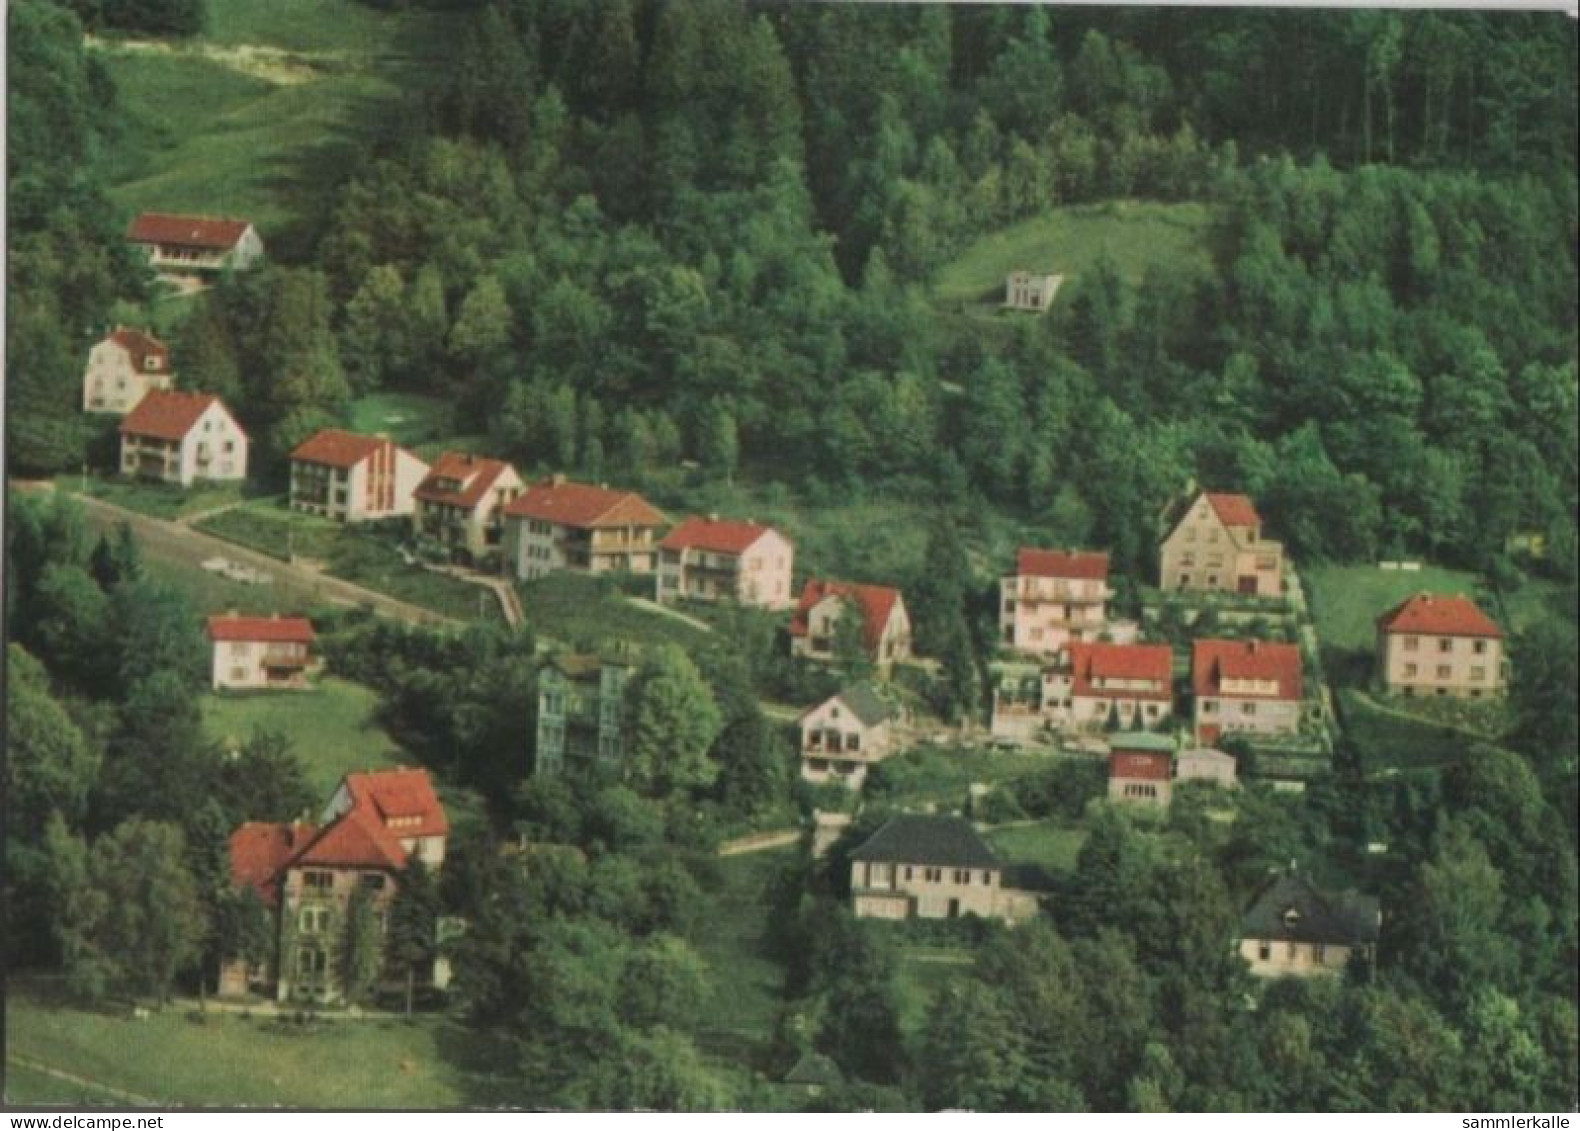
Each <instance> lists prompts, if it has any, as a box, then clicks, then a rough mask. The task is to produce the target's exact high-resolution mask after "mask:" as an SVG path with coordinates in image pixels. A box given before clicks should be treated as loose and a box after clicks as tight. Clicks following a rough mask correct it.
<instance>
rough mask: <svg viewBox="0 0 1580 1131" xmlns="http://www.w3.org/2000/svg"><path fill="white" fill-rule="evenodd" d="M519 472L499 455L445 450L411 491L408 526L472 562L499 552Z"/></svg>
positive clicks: (517, 486) (515, 494) (517, 491)
mask: <svg viewBox="0 0 1580 1131" xmlns="http://www.w3.org/2000/svg"><path fill="white" fill-rule="evenodd" d="M521 486H522V484H521V476H519V475H517V474H516V469H515V468H513V467H511V466H510V465H509V464H508V463H506V462H504V461H503V460H497V459H488V458H487V457H485V456H478V455H473V454H472V453H471V452H445V453H444V454H443V455H441V456H440V457H439V459H438V461H437V462H436V463H434V465H433V466H432V467H430V468H429V469H428V474H427V475H426V476H425V477H424V478H423V480H422V482H421V483H419V484H418V485H417V489H416V490H415V491H413V492H412V498H413V505H412V530H413V532H414V533H415V534H417V535H418V536H420V537H424V538H432V539H433V540H435V541H436V542H438V543H439V544H440V545H442V546H444V547H446V548H447V549H448V550H449V551H450V552H451V553H452V554H454V555H457V556H460V557H463V558H465V559H467V560H469V561H472V562H480V561H482V560H483V559H484V558H486V557H490V556H491V555H493V554H496V553H499V552H500V548H501V546H502V545H503V543H504V531H505V506H506V504H507V503H509V502H510V501H511V500H512V499H514V498H515V497H516V496H517V495H519V494H521Z"/></svg>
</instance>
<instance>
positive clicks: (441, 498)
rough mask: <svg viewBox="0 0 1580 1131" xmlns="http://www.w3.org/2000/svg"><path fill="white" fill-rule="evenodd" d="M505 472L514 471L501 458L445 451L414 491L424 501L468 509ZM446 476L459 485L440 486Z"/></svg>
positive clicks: (486, 492)
mask: <svg viewBox="0 0 1580 1131" xmlns="http://www.w3.org/2000/svg"><path fill="white" fill-rule="evenodd" d="M507 471H510V472H512V473H514V469H513V468H511V466H510V465H509V464H508V463H506V462H505V461H504V460H498V459H489V458H488V457H486V456H475V455H473V454H472V453H471V452H445V453H444V454H443V455H442V456H440V457H439V459H438V462H437V463H435V464H434V465H433V466H432V467H431V468H429V469H428V475H427V477H426V478H425V479H424V480H423V481H422V482H421V483H419V484H417V490H416V491H415V492H414V493H413V494H414V495H415V497H416V498H419V499H422V500H423V501H424V502H429V503H448V504H449V505H451V506H456V507H464V508H465V509H467V510H471V509H472V508H473V507H475V506H477V504H478V503H480V502H482V501H483V497H484V496H485V495H487V494H488V492H489V489H490V488H491V487H493V486H494V484H495V482H497V481H498V479H499V477H500V476H501V475H504V474H505V472H507ZM447 479H453V480H455V481H457V482H459V483H460V484H461V486H460V488H459V489H456V490H451V489H450V488H448V487H445V486H442V483H443V481H444V480H447Z"/></svg>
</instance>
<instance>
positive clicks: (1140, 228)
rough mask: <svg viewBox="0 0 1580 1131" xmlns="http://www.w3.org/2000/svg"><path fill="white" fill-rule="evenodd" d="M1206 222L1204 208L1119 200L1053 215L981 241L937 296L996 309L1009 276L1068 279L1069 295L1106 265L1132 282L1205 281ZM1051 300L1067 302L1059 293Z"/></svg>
mask: <svg viewBox="0 0 1580 1131" xmlns="http://www.w3.org/2000/svg"><path fill="white" fill-rule="evenodd" d="M1207 223H1208V210H1207V207H1206V206H1205V205H1202V204H1194V203H1182V204H1163V203H1158V202H1153V201H1139V200H1119V201H1109V202H1106V203H1102V204H1079V205H1072V206H1070V207H1068V208H1056V209H1053V210H1052V211H1050V212H1048V213H1045V214H1044V215H1041V216H1034V217H1032V218H1031V219H1029V220H1023V221H1021V222H1020V223H1018V224H1013V225H1011V226H1010V227H1007V228H1002V229H1000V230H999V231H996V232H992V233H990V234H988V235H986V236H983V237H982V238H981V239H978V240H977V241H976V242H974V243H973V244H971V246H970V247H968V248H967V249H966V250H965V251H964V252H963V253H962V254H961V255H959V256H958V257H956V258H955V260H954V262H952V263H949V264H946V265H945V266H944V267H943V268H942V269H940V270H939V272H938V274H937V275H936V277H935V279H934V282H933V295H934V297H935V298H937V299H939V300H942V301H953V302H964V303H974V302H990V303H993V304H995V305H996V304H997V303H999V302H1000V301H1002V299H1003V297H1004V279H1005V277H1006V276H1007V275H1009V273H1010V272H1011V271H1017V270H1021V269H1025V270H1028V271H1033V272H1037V273H1052V274H1059V275H1063V276H1064V277H1065V280H1064V286H1065V287H1066V288H1068V287H1069V286H1071V285H1072V284H1073V283H1075V282H1076V281H1078V280H1079V278H1080V276H1081V274H1082V273H1083V272H1085V271H1088V270H1090V269H1091V268H1092V267H1094V266H1095V265H1096V264H1097V263H1098V262H1100V261H1101V260H1102V259H1104V258H1107V259H1108V260H1109V261H1110V262H1111V263H1112V264H1113V265H1114V267H1115V268H1116V269H1117V270H1118V271H1119V273H1120V275H1122V276H1123V277H1124V278H1125V279H1126V280H1127V281H1129V282H1131V283H1137V282H1140V281H1141V278H1142V277H1143V276H1144V275H1145V274H1146V272H1147V269H1148V268H1150V267H1157V268H1159V269H1161V270H1165V271H1168V272H1170V273H1171V274H1176V275H1178V274H1182V273H1183V274H1189V275H1205V274H1207V273H1209V272H1210V271H1211V270H1212V260H1211V258H1210V257H1209V255H1208V253H1207V247H1206V242H1205V237H1206V231H1207ZM1054 301H1055V305H1057V303H1059V302H1061V301H1064V299H1063V296H1062V294H1061V297H1060V298H1058V299H1055V300H1054Z"/></svg>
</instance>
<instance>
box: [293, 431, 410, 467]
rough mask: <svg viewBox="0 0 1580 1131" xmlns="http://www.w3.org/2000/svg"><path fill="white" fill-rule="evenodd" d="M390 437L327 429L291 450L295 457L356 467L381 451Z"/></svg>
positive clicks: (313, 461)
mask: <svg viewBox="0 0 1580 1131" xmlns="http://www.w3.org/2000/svg"><path fill="white" fill-rule="evenodd" d="M387 443H389V441H388V440H385V439H381V438H380V437H378V436H362V435H359V434H357V433H356V432H347V431H345V430H343V429H340V428H324V429H321V430H319V431H317V432H314V433H313V434H312V435H311V436H309V437H308V438H307V439H305V440H303V441H302V442H301V443H300V444H298V445H296V448H295V449H294V450H293V451H292V452H291V458H292V459H293V460H303V461H305V462H307V463H323V464H328V465H329V466H330V467H355V466H356V465H357V464H359V463H361V462H362V461H363V460H365V459H367V458H368V457H369V456H370V455H372V454H373V453H374V452H376V451H378V450H379V449H380V448H381V447H383V446H384V445H385V444H387Z"/></svg>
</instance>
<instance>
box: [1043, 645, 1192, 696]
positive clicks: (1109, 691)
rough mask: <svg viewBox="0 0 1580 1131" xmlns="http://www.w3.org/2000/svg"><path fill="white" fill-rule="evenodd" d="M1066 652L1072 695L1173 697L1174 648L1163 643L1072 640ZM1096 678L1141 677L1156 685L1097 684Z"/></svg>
mask: <svg viewBox="0 0 1580 1131" xmlns="http://www.w3.org/2000/svg"><path fill="white" fill-rule="evenodd" d="M1068 652H1069V655H1070V669H1071V674H1072V677H1073V678H1072V683H1073V686H1072V688H1071V693H1072V694H1074V695H1081V696H1093V695H1103V696H1109V697H1115V698H1125V699H1172V698H1173V697H1174V690H1173V687H1174V650H1173V649H1172V648H1170V647H1169V646H1168V645H1167V644H1102V643H1094V644H1084V643H1076V644H1071V645H1069V647H1068ZM1099 678H1107V679H1145V680H1151V681H1153V682H1155V683H1157V684H1159V685H1160V686H1159V689H1158V690H1157V691H1139V690H1132V689H1126V688H1113V687H1097V686H1095V684H1094V681H1095V680H1097V679H1099Z"/></svg>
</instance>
